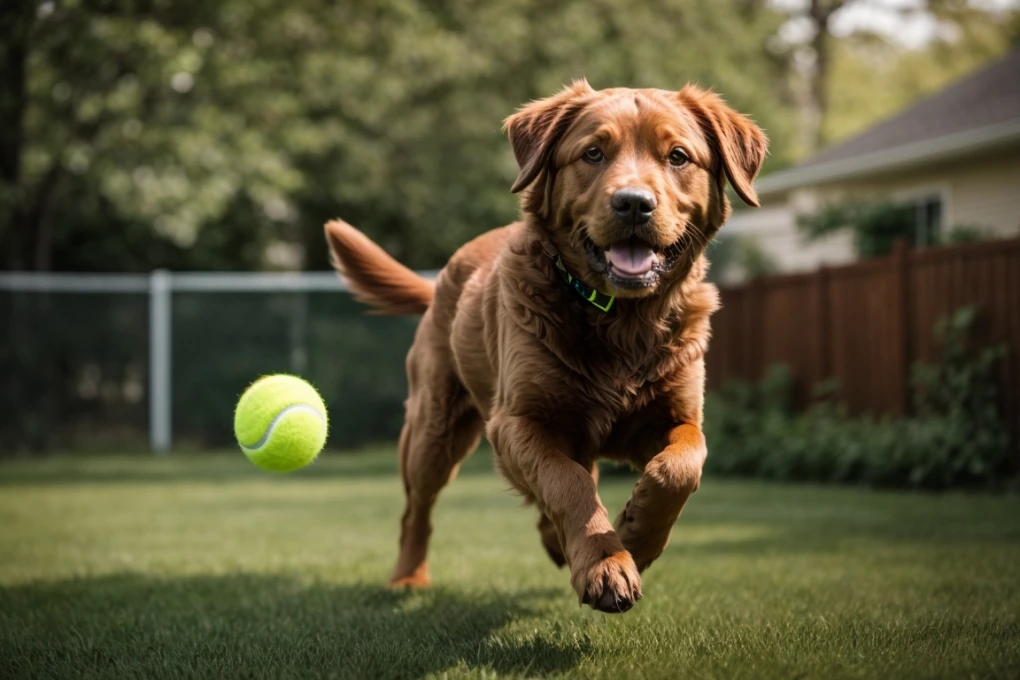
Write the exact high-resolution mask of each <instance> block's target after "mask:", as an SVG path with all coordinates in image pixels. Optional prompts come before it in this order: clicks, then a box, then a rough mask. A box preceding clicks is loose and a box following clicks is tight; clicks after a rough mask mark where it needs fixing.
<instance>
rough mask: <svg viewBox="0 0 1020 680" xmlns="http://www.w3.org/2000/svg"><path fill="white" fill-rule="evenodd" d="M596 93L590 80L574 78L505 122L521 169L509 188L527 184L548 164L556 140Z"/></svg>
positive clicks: (515, 191) (516, 190)
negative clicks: (554, 92) (551, 94)
mask: <svg viewBox="0 0 1020 680" xmlns="http://www.w3.org/2000/svg"><path fill="white" fill-rule="evenodd" d="M593 94H595V90H593V89H592V88H591V86H590V85H589V84H588V81H587V80H584V79H581V80H575V81H574V83H573V84H572V85H570V86H569V87H566V88H564V89H563V90H561V91H560V92H558V93H556V94H554V95H553V96H551V97H548V98H546V99H540V100H539V101H535V102H531V103H530V104H527V105H525V106H522V107H521V108H520V109H519V110H518V111H517V113H515V114H513V115H512V116H510V117H509V118H507V119H506V120H505V121H504V122H503V130H505V131H506V133H507V136H508V137H509V138H510V145H511V146H512V147H513V149H514V156H515V157H516V158H517V165H518V166H519V167H520V169H521V170H520V173H519V174H518V175H517V180H516V181H515V182H514V185H513V187H511V188H510V191H512V192H513V193H515V194H516V193H517V192H519V191H521V190H522V189H525V188H527V187H528V186H529V185H530V184H531V183H532V182H534V181H535V179H536V178H537V177H538V176H539V174H541V172H542V169H543V168H545V167H547V166H548V164H549V159H550V158H551V157H552V154H553V152H554V151H555V150H556V144H557V143H558V142H559V141H560V139H561V138H562V137H563V135H564V133H566V131H567V128H569V127H570V124H571V123H572V122H574V120H575V119H576V118H577V114H579V113H580V112H581V111H582V110H583V109H584V107H585V106H586V105H587V104H588V102H589V101H590V100H591V96H592V95H593Z"/></svg>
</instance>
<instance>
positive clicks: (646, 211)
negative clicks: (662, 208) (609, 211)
mask: <svg viewBox="0 0 1020 680" xmlns="http://www.w3.org/2000/svg"><path fill="white" fill-rule="evenodd" d="M656 203H657V202H656V200H655V194H653V193H652V192H651V191H648V190H647V189H637V188H634V187H626V188H624V189H620V190H619V191H617V192H616V193H615V194H613V197H612V199H610V201H609V204H610V205H611V206H612V207H613V212H615V213H616V216H617V217H619V218H620V219H621V220H623V221H624V222H626V223H627V224H633V225H635V226H636V225H638V224H645V223H646V222H648V220H650V219H652V213H653V212H654V211H655V205H656Z"/></svg>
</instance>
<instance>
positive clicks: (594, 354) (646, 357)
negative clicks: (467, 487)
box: [325, 80, 768, 612]
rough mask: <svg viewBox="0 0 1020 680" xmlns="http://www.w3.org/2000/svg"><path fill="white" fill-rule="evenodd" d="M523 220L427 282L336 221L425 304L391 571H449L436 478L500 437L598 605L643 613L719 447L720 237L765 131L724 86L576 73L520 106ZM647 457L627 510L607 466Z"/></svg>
mask: <svg viewBox="0 0 1020 680" xmlns="http://www.w3.org/2000/svg"><path fill="white" fill-rule="evenodd" d="M504 130H505V132H506V133H507V135H508V137H509V140H510V143H511V145H512V147H513V152H514V155H515V157H516V159H517V163H518V166H519V168H520V173H519V175H518V177H517V180H516V181H515V182H514V184H513V187H512V189H511V191H512V192H514V193H519V194H520V200H521V212H522V218H521V219H520V221H518V222H515V223H513V224H510V225H508V226H505V227H502V228H499V229H495V230H492V231H489V232H487V233H484V234H482V235H481V236H479V237H477V238H475V239H474V240H472V241H470V242H468V243H467V244H466V245H464V246H462V247H461V248H460V249H459V250H457V251H456V253H454V255H453V256H452V257H451V258H450V260H449V262H448V263H447V264H446V266H445V267H444V268H443V269H442V271H441V272H440V273H439V275H438V276H437V278H436V280H435V282H434V283H433V282H431V281H428V280H426V279H424V278H422V277H420V276H418V275H417V274H415V273H414V272H412V271H411V270H410V269H408V268H406V267H404V266H403V265H401V264H399V263H398V262H396V261H395V260H394V259H393V258H391V257H390V256H389V255H388V254H387V253H386V252H385V251H383V250H382V249H381V248H380V247H379V246H378V245H376V244H375V243H373V242H372V241H371V240H369V239H368V238H367V237H366V236H365V235H363V234H362V233H361V232H359V231H357V230H356V229H355V228H353V227H352V226H350V225H348V224H346V223H344V222H342V221H339V220H335V221H331V222H329V223H327V224H326V226H325V232H326V237H327V242H328V245H329V247H330V249H331V251H332V254H331V257H332V262H333V264H334V266H335V268H336V269H337V270H338V272H339V273H340V275H341V276H342V277H343V278H344V279H345V280H346V281H347V282H348V285H349V288H350V290H351V291H352V293H353V295H354V296H355V297H356V298H357V299H359V300H361V301H362V302H365V303H367V304H369V305H371V306H373V307H375V308H376V312H377V313H382V314H397V315H421V317H422V318H421V321H420V323H419V325H418V329H417V332H416V335H415V339H414V343H413V345H412V347H411V349H410V352H409V353H408V355H407V362H406V368H407V378H408V384H409V395H408V399H407V401H406V420H405V424H404V427H403V430H402V433H401V435H400V447H399V448H400V473H401V477H402V479H403V484H404V490H405V493H406V507H405V511H404V514H403V519H402V521H401V533H400V552H399V557H398V559H397V564H396V567H395V569H394V571H393V575H392V578H391V579H390V584H391V585H393V586H412V587H414V586H425V585H428V584H429V582H430V577H429V572H428V567H427V563H426V553H427V550H428V542H429V535H430V533H431V531H432V526H431V520H430V515H431V511H432V507H433V504H434V503H435V501H436V498H437V496H438V494H439V492H440V491H441V490H442V488H443V487H444V486H446V484H447V483H449V482H450V481H451V480H452V479H453V478H454V477H455V475H456V473H457V468H458V466H459V464H460V463H461V461H463V460H464V458H466V457H467V456H468V455H469V454H470V453H471V452H472V451H473V450H474V449H475V447H476V446H477V445H478V443H479V441H480V439H481V437H482V436H483V434H484V435H485V436H486V437H487V438H488V440H489V442H490V443H491V445H492V448H493V450H494V456H495V464H496V467H497V469H498V470H499V472H500V473H501V474H502V475H503V477H505V478H506V480H507V481H508V482H509V483H510V485H511V486H512V487H513V489H514V490H516V491H517V492H519V493H520V494H521V495H522V496H523V497H524V498H525V499H526V500H527V501H528V502H529V503H532V504H534V505H535V506H536V507H537V508H538V511H539V513H540V514H539V521H538V531H539V536H540V539H541V542H542V545H543V546H544V547H545V550H546V551H547V552H548V553H549V556H550V557H551V558H552V560H553V562H554V563H555V564H556V565H557V566H563V565H566V566H567V567H568V568H569V571H570V584H571V586H572V587H573V589H574V591H575V593H576V594H577V597H578V599H579V601H580V602H581V603H582V604H589V605H590V606H591V607H592V608H593V609H596V610H599V611H603V612H624V611H627V610H628V609H630V608H631V607H632V606H633V605H634V603H635V602H637V601H638V600H639V599H641V573H642V572H643V571H644V570H645V569H647V568H648V566H649V565H650V564H652V562H653V561H654V560H655V559H656V558H657V557H659V555H661V554H662V552H663V550H664V548H665V547H666V544H667V542H668V541H669V537H670V532H671V530H672V527H673V525H674V523H675V522H676V521H677V518H678V517H679V516H680V512H681V511H682V510H683V508H684V505H685V504H686V502H687V500H688V498H689V497H690V496H691V494H692V493H694V491H696V490H697V489H698V486H699V484H700V482H701V469H702V466H703V464H704V461H705V457H706V455H707V449H706V443H705V438H704V436H703V434H702V432H701V423H702V404H703V399H704V385H705V364H704V354H705V351H706V350H707V347H708V340H709V335H710V327H709V318H710V316H711V314H712V313H713V312H714V311H715V310H716V309H717V308H718V307H719V301H718V300H719V298H718V291H717V289H716V288H715V287H714V286H713V285H712V284H710V283H707V282H706V281H705V274H706V272H707V269H708V263H707V261H706V258H705V255H704V252H705V248H706V246H707V245H708V243H709V242H710V241H711V239H712V238H713V236H714V235H715V234H716V232H717V231H718V230H719V228H720V227H721V226H722V225H723V223H724V222H725V221H726V219H727V218H728V216H729V213H730V203H729V201H728V199H727V196H726V193H725V188H726V182H727V180H728V181H729V184H730V185H731V186H732V188H733V190H734V191H735V192H736V194H737V195H738V196H739V197H740V198H741V199H742V200H743V201H744V202H745V203H747V204H749V205H751V206H758V199H757V196H756V193H755V190H754V187H753V181H754V179H755V177H756V176H757V174H758V172H759V170H760V168H761V165H762V162H763V161H764V159H765V155H766V153H767V147H768V140H767V138H766V136H765V134H764V132H763V131H762V130H761V129H760V128H759V127H758V126H757V125H755V124H754V123H753V122H752V121H751V120H750V119H748V118H747V117H745V116H743V115H741V114H739V113H737V112H736V111H734V110H733V109H732V108H730V107H729V106H728V105H727V104H726V103H725V102H724V101H723V100H722V99H721V98H720V97H719V96H718V95H716V94H715V93H713V92H711V91H708V90H704V89H701V88H699V87H697V86H693V85H687V86H685V87H684V88H683V89H681V90H679V91H678V92H674V91H667V90H651V89H641V90H635V89H626V88H615V89H607V90H601V91H596V90H594V89H592V87H591V86H590V85H589V84H588V83H587V81H584V80H579V81H575V82H574V83H573V84H572V85H570V86H568V87H566V88H564V89H563V90H562V91H560V92H559V93H557V94H555V95H553V96H551V97H549V98H547V99H543V100H539V101H534V102H532V103H530V104H527V105H525V106H523V107H522V108H520V109H519V110H518V111H517V112H516V113H514V114H513V115H511V116H510V117H509V118H507V119H506V121H505V124H504ZM599 458H606V459H611V460H617V461H626V462H628V463H630V464H632V465H633V466H634V467H636V468H637V469H638V470H640V471H642V474H641V477H640V479H639V480H638V482H637V484H636V486H635V488H634V490H633V494H632V496H631V498H630V500H629V501H628V502H627V504H626V507H625V508H624V509H623V511H622V512H621V513H620V514H619V516H618V517H617V518H616V520H615V522H613V521H610V518H609V514H608V512H607V511H606V508H605V506H603V504H602V502H601V500H600V499H599V495H598V492H597V478H598V474H597V467H596V461H597V459H599Z"/></svg>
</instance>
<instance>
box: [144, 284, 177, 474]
mask: <svg viewBox="0 0 1020 680" xmlns="http://www.w3.org/2000/svg"><path fill="white" fill-rule="evenodd" d="M172 290H173V288H172V279H171V275H170V272H168V271H166V270H165V269H157V270H155V271H153V272H152V274H151V275H150V277H149V444H150V447H151V449H152V452H153V453H154V454H159V453H166V452H167V451H169V450H170V443H171V431H170V427H171V420H170V418H171V411H170V409H171V403H170V397H171V393H170V389H171V384H170V349H171V339H170V310H171V299H170V296H171V294H172Z"/></svg>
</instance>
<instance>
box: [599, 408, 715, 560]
mask: <svg viewBox="0 0 1020 680" xmlns="http://www.w3.org/2000/svg"><path fill="white" fill-rule="evenodd" d="M706 455H707V448H706V446H705V437H704V435H702V433H701V430H700V429H698V428H697V427H696V426H694V425H687V424H685V425H679V426H677V427H674V428H673V429H672V430H670V432H669V435H668V436H667V445H666V448H665V449H664V450H663V451H662V452H660V453H659V454H657V455H656V456H655V457H654V458H652V459H651V460H650V461H649V462H648V464H647V465H646V466H645V470H644V474H643V475H642V476H641V479H639V480H638V483H637V485H636V486H635V487H634V493H633V494H632V495H631V498H630V500H629V501H628V502H627V506H626V507H625V508H624V509H623V512H621V513H620V516H619V517H617V518H616V531H617V533H618V534H619V536H620V539H621V540H622V541H623V545H624V546H626V548H627V550H629V551H630V553H631V555H633V557H634V562H635V563H636V564H637V567H638V569H639V570H641V571H644V570H645V568H646V567H648V565H650V564H651V563H652V562H653V561H654V560H655V559H656V558H657V557H658V556H659V555H661V554H662V551H663V550H664V549H665V548H666V544H667V543H669V534H670V531H671V530H672V529H673V525H674V524H675V523H676V520H677V518H678V517H679V516H680V511H682V510H683V509H684V505H685V504H686V503H687V499H688V498H690V496H691V494H692V493H694V492H695V491H696V490H697V489H698V485H699V484H700V483H701V468H702V466H703V465H704V464H705V457H706Z"/></svg>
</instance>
